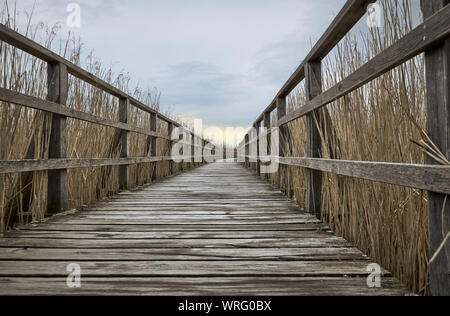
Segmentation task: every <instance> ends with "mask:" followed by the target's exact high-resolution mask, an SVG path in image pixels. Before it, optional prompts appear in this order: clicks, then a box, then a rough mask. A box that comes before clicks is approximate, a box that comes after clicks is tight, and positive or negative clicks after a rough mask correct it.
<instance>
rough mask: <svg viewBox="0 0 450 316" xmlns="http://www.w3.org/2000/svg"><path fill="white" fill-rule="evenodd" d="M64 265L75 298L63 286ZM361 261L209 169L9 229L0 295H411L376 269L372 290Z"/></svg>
mask: <svg viewBox="0 0 450 316" xmlns="http://www.w3.org/2000/svg"><path fill="white" fill-rule="evenodd" d="M69 263H78V264H79V265H80V266H81V270H82V288H81V289H80V291H79V292H74V291H72V290H71V289H68V288H67V287H66V285H65V278H66V277H67V271H66V268H67V265H68V264H69ZM370 263H371V261H370V259H369V258H367V257H366V256H365V255H363V254H362V253H361V252H360V251H359V250H357V249H356V248H354V247H353V246H352V245H351V244H350V243H349V242H347V241H346V240H344V239H343V238H341V237H337V236H335V235H334V234H333V233H332V232H331V231H330V229H329V228H328V227H327V226H325V225H323V224H321V223H320V222H319V221H318V220H317V219H316V218H315V217H314V216H311V215H310V214H308V213H306V212H304V211H303V210H301V209H299V208H298V207H297V206H296V205H295V204H294V203H293V202H291V201H290V200H288V199H286V198H285V197H284V196H283V195H282V194H281V192H280V191H278V190H275V189H274V188H273V187H271V186H270V185H267V184H266V183H264V180H263V179H261V178H260V177H258V176H256V175H253V174H252V173H251V172H250V171H248V170H246V169H244V168H243V167H241V166H240V165H239V164H237V163H214V164H210V165H205V166H202V167H199V168H197V169H194V170H190V171H187V172H186V173H183V174H181V175H179V176H174V177H171V178H168V179H165V180H162V181H160V182H157V183H155V184H154V185H150V186H146V187H144V188H143V189H142V190H139V191H133V192H123V193H121V194H119V195H117V196H115V197H113V198H110V199H108V200H104V201H99V202H97V203H95V204H92V205H89V206H86V207H84V208H83V210H81V211H78V212H72V213H68V214H65V215H60V216H55V217H53V218H50V219H47V220H46V221H45V222H43V223H40V224H38V223H35V224H30V225H27V226H25V227H23V228H21V229H20V230H17V231H13V232H9V233H6V234H5V235H4V236H3V238H0V284H1V286H0V294H4V295H12V294H18V295H25V294H39V295H50V294H53V293H55V291H57V292H58V294H67V295H74V294H87V293H89V294H94V295H104V294H105V293H116V294H121V293H122V294H135V295H136V294H137V295H141V294H148V295H149V294H157V293H159V294H161V292H160V291H161V289H163V290H164V291H165V292H163V294H166V295H169V294H183V295H195V294H199V293H205V294H206V293H207V294H209V295H225V294H226V293H230V294H234V295H236V294H237V293H242V294H244V293H245V294H248V295H261V294H265V295H277V294H285V295H331V294H334V293H336V294H343V293H346V294H349V295H362V294H367V295H404V294H407V293H408V291H407V290H406V289H405V287H404V286H403V285H401V284H400V283H399V282H398V281H396V280H394V279H392V278H391V276H390V273H389V272H388V271H384V270H383V277H382V282H383V286H382V288H379V289H369V288H368V287H367V284H366V278H367V276H368V273H369V272H368V271H367V266H368V264H370ZM350 277H351V278H350ZM24 278H26V279H27V280H28V282H29V283H28V287H26V286H25V283H26V282H25V281H24V280H25V279H24ZM62 280H63V281H62ZM156 280H157V281H156ZM211 280H214V281H213V283H214V285H212V283H210V281H211ZM154 281H156V282H155V283H152V282H154ZM61 282H63V283H62V284H61ZM324 284H325V285H327V286H328V288H324Z"/></svg>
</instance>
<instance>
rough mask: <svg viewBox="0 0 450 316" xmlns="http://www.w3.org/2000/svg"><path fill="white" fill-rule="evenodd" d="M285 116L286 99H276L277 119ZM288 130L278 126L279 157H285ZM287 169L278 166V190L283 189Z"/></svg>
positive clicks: (285, 127)
mask: <svg viewBox="0 0 450 316" xmlns="http://www.w3.org/2000/svg"><path fill="white" fill-rule="evenodd" d="M285 116H286V97H279V98H277V118H278V120H281V119H282V118H283V117H285ZM287 133H288V128H287V126H279V135H280V138H279V140H278V144H279V145H278V146H279V156H280V157H285V156H286V140H287V136H288V135H287ZM286 171H287V169H286V168H285V166H283V165H281V164H280V165H279V169H278V186H279V188H280V189H283V185H282V180H283V178H285V177H286V173H287V172H286Z"/></svg>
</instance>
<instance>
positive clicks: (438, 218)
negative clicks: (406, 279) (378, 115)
mask: <svg viewBox="0 0 450 316" xmlns="http://www.w3.org/2000/svg"><path fill="white" fill-rule="evenodd" d="M449 3H450V0H422V1H421V5H422V11H423V14H424V18H425V19H426V18H428V17H430V16H431V15H433V14H434V13H436V12H437V11H439V10H440V9H442V8H443V7H444V6H446V5H449ZM442 23H446V22H444V21H443V22H442ZM425 64H426V83H427V106H426V110H427V133H428V136H429V137H430V138H431V140H432V141H433V143H434V144H435V145H436V146H437V147H438V148H439V150H440V151H441V153H442V154H444V155H445V156H446V158H447V159H449V160H450V100H449V99H450V40H449V39H447V40H446V41H444V42H443V43H441V44H440V45H438V46H436V47H434V48H432V49H431V50H428V51H427V52H425ZM427 159H428V161H427V162H428V163H429V164H438V163H437V162H436V161H435V160H434V159H432V158H427ZM429 209H430V214H429V228H430V233H429V234H430V250H429V251H430V258H431V257H433V256H434V255H435V254H436V252H437V251H439V249H440V252H439V253H438V254H437V256H436V257H435V258H434V261H433V262H431V263H430V266H429V267H430V281H429V284H430V291H431V295H436V296H450V260H449V257H450V240H447V242H446V244H443V243H444V240H445V238H446V236H447V235H448V234H449V233H450V197H449V196H447V195H443V194H438V193H434V192H430V193H429ZM441 246H443V248H441Z"/></svg>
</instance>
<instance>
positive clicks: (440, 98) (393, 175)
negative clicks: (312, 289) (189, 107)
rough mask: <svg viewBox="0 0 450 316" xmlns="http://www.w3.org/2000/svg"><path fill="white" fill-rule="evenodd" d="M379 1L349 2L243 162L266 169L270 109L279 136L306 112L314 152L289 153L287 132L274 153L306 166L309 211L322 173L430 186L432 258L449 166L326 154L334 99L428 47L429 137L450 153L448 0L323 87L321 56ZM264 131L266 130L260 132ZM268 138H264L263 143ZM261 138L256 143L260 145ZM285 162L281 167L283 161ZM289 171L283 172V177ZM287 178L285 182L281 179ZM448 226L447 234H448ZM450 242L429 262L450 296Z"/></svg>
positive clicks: (244, 145)
mask: <svg viewBox="0 0 450 316" xmlns="http://www.w3.org/2000/svg"><path fill="white" fill-rule="evenodd" d="M373 2H375V1H373V0H349V1H347V3H346V4H345V6H344V7H343V9H342V10H341V11H340V13H339V14H338V16H337V17H336V18H335V20H334V21H333V22H332V24H331V25H330V26H329V28H328V29H327V30H326V32H325V34H323V36H322V37H321V38H320V40H319V41H318V42H317V44H316V45H315V46H314V47H313V49H312V50H311V52H310V53H309V54H308V56H307V57H306V58H305V60H304V61H303V62H302V63H301V65H300V66H299V67H298V68H297V70H296V71H295V72H294V74H293V75H292V76H291V77H290V78H289V79H288V81H287V82H286V83H285V84H284V85H283V87H282V88H281V90H280V91H279V92H278V94H277V95H276V96H275V98H274V100H273V101H272V102H271V103H270V105H269V106H268V107H267V108H266V109H265V110H264V112H263V113H262V114H261V115H260V116H259V117H258V118H257V120H256V121H255V122H254V124H253V125H252V126H253V127H254V128H256V130H257V133H256V134H255V133H254V132H252V133H250V132H249V133H248V134H247V135H246V136H245V139H244V140H243V141H242V142H241V143H240V145H239V152H240V160H241V161H245V163H246V164H247V165H249V164H250V163H256V164H257V167H258V169H257V170H259V168H260V164H261V162H262V161H266V160H265V158H267V157H262V156H261V155H260V154H259V151H258V150H259V148H260V143H262V142H261V139H262V138H263V137H266V138H267V144H270V132H269V133H265V134H264V135H261V133H260V132H259V129H260V127H261V123H263V126H264V127H265V128H266V129H267V130H269V131H270V129H271V128H272V126H271V125H272V123H271V112H273V111H274V110H277V118H278V119H277V122H276V123H275V126H276V127H278V128H279V132H280V134H283V133H287V132H288V131H287V124H288V123H289V122H292V121H294V120H296V119H299V118H302V117H305V116H306V118H307V135H306V137H307V151H306V152H307V157H301V158H300V157H285V152H284V148H285V144H284V143H283V139H284V138H283V137H282V136H281V137H280V144H279V150H280V152H279V156H278V157H275V158H276V160H277V161H278V162H279V164H280V165H282V166H300V167H304V168H306V170H307V179H306V209H307V210H308V211H310V212H311V213H313V214H316V215H319V214H320V213H321V203H322V172H326V173H332V174H337V175H342V176H349V177H354V178H358V179H365V180H371V181H377V182H381V183H388V184H393V185H400V186H406V187H412V188H416V189H423V190H427V191H429V207H430V227H429V230H430V250H429V251H430V257H431V256H432V255H433V254H435V253H436V251H438V250H439V248H442V245H443V243H444V242H445V241H444V238H445V234H447V233H448V232H449V231H450V199H449V200H448V201H446V198H447V197H448V195H450V167H449V166H439V165H436V164H437V162H436V161H435V160H433V159H429V160H428V161H427V163H429V165H413V164H399V163H380V162H363V161H342V160H330V159H322V158H321V157H320V152H321V146H322V143H321V137H320V131H319V130H318V127H317V124H315V121H314V120H315V118H314V117H315V116H316V119H320V117H319V113H317V112H316V111H317V110H318V109H320V108H321V107H324V106H326V105H328V104H330V103H331V102H333V101H335V100H337V99H339V98H341V97H343V96H345V95H347V94H349V93H350V92H352V91H354V90H356V89H358V88H360V87H362V86H363V85H365V84H366V83H368V82H370V81H372V80H374V79H376V78H377V77H379V76H381V75H382V74H384V73H386V72H388V71H390V70H392V69H393V68H395V67H397V66H399V65H401V64H402V63H404V62H406V61H407V60H409V59H412V58H414V57H415V56H417V55H419V54H420V53H423V52H425V62H426V72H427V74H426V80H427V82H426V85H427V106H426V112H427V119H428V131H427V132H428V135H429V136H430V138H431V140H432V141H433V143H434V144H435V145H436V146H437V147H438V148H439V149H440V151H441V152H442V153H443V154H444V155H445V156H446V157H447V159H450V100H449V99H450V56H449V55H450V39H449V33H450V5H448V4H449V1H448V0H422V11H423V14H424V22H423V23H422V24H421V25H419V26H418V27H416V28H415V29H413V30H412V31H411V32H410V33H409V34H407V35H406V36H404V37H403V38H401V39H400V40H398V41H397V42H396V43H394V44H393V45H392V46H390V47H389V48H387V49H385V50H384V51H382V52H381V53H379V54H378V55H377V56H375V57H374V58H372V59H371V60H370V61H368V62H367V63H366V64H364V65H363V66H362V67H360V68H359V69H357V70H356V71H355V72H353V73H352V74H350V75H349V76H348V77H347V78H345V79H343V80H342V81H341V82H340V83H338V84H337V85H335V86H334V87H332V88H330V89H329V90H327V91H324V92H322V71H321V65H322V60H323V59H324V58H325V57H326V56H327V55H328V53H329V52H330V51H331V50H332V49H333V48H334V47H335V46H336V45H337V44H338V43H339V41H341V40H342V39H343V38H344V37H345V35H346V34H347V33H348V32H349V31H350V30H351V28H352V27H353V26H354V25H355V24H356V23H357V22H358V21H359V20H360V19H361V18H362V17H363V16H364V15H365V13H366V8H367V6H368V5H369V4H371V3H373ZM303 80H305V90H306V94H307V100H308V101H307V103H306V104H304V105H303V106H301V107H300V108H298V109H297V110H295V111H293V112H290V113H286V98H287V96H288V95H289V93H291V92H292V91H293V90H294V88H296V86H297V85H298V84H299V83H300V82H302V81H303ZM258 134H260V135H258ZM264 143H265V142H264ZM255 144H256V145H255ZM252 145H253V146H256V147H257V151H253V152H254V153H255V152H257V154H254V155H250V154H249V153H250V146H252ZM280 168H281V167H280ZM282 172H283V171H282V169H280V171H279V172H278V174H279V176H280V177H281V175H282ZM279 183H280V181H279ZM443 232H444V234H443ZM445 247H448V244H447V245H446V246H444V249H443V251H441V252H440V254H439V255H438V257H436V259H435V260H434V261H433V263H432V264H431V265H430V281H429V284H430V291H431V293H432V294H434V295H450V274H449V273H450V261H449V257H448V254H447V249H445Z"/></svg>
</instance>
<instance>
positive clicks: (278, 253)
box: [0, 248, 369, 262]
mask: <svg viewBox="0 0 450 316" xmlns="http://www.w3.org/2000/svg"><path fill="white" fill-rule="evenodd" d="M0 260H21V261H26V260H29V261H69V260H70V261H76V262H78V261H124V260H128V261H164V260H167V261H172V260H177V261H192V260H193V261H198V260H201V261H221V260H222V261H241V260H247V261H255V260H256V261H299V260H301V261H325V260H328V261H336V260H337V261H346V260H351V261H355V260H360V261H361V260H369V259H368V258H367V257H366V256H364V255H363V254H362V253H361V252H360V251H358V250H356V249H355V248H281V249H280V248H259V249H258V248H255V249H231V248H225V249H209V248H175V249H133V248H127V249H89V248H87V249H57V248H54V249H46V248H31V249H24V248H4V249H1V251H0Z"/></svg>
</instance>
